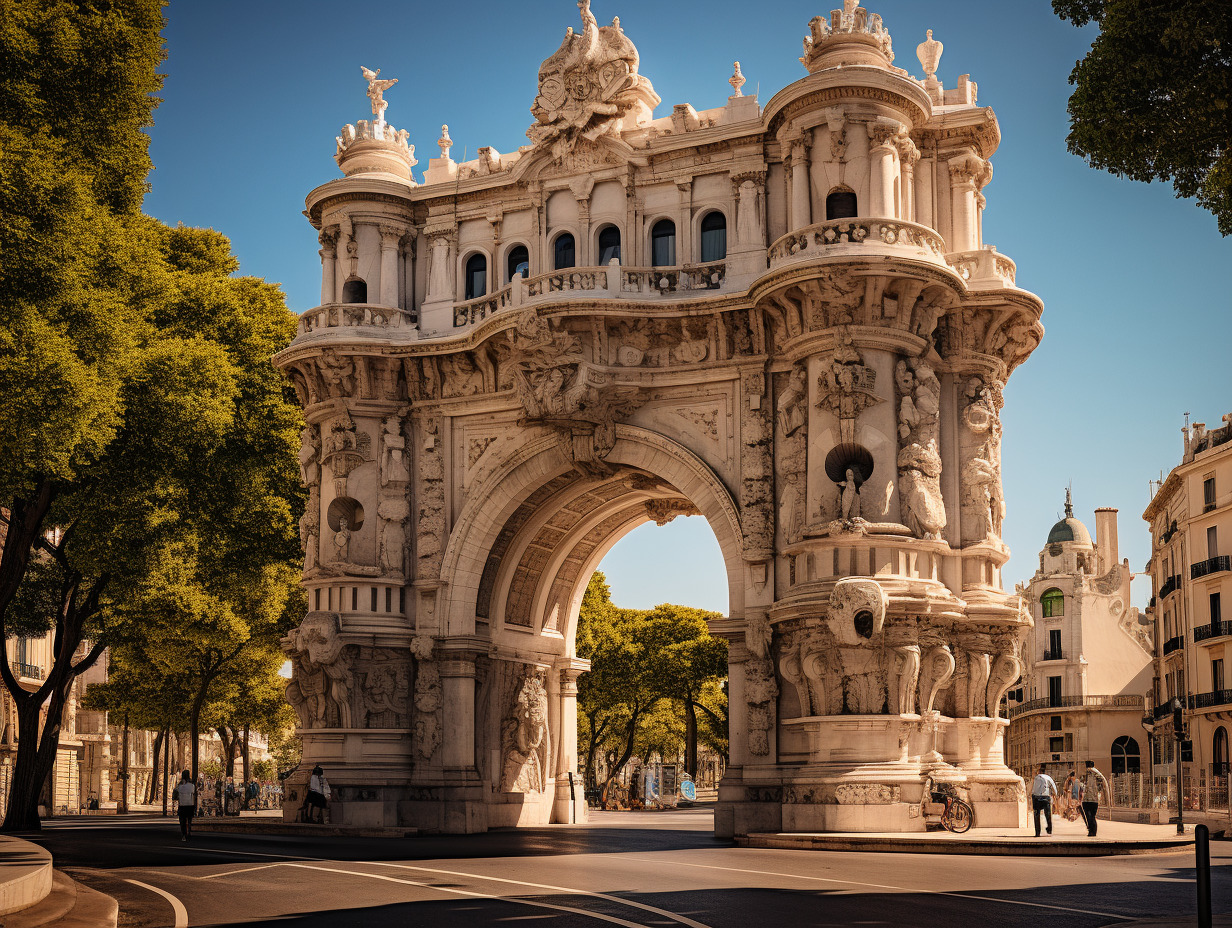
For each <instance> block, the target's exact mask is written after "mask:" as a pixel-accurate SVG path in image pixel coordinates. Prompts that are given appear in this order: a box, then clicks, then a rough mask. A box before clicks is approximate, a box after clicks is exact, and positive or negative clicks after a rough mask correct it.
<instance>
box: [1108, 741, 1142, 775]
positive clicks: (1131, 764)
mask: <svg viewBox="0 0 1232 928" xmlns="http://www.w3.org/2000/svg"><path fill="white" fill-rule="evenodd" d="M1112 772H1113V773H1114V774H1117V773H1141V772H1142V756H1141V754H1140V753H1139V750H1138V742H1137V740H1136V739H1134V738H1131V737H1130V736H1129V735H1121V736H1120V737H1119V738H1117V739H1116V740H1115V741H1113V742H1112Z"/></svg>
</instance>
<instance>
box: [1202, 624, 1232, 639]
mask: <svg viewBox="0 0 1232 928" xmlns="http://www.w3.org/2000/svg"><path fill="white" fill-rule="evenodd" d="M1224 635H1232V622H1229V621H1227V620H1224V621H1222V622H1212V623H1211V624H1210V625H1199V626H1198V627H1197V628H1195V629H1194V641H1206V640H1208V639H1210V638H1222V637H1223V636H1224Z"/></svg>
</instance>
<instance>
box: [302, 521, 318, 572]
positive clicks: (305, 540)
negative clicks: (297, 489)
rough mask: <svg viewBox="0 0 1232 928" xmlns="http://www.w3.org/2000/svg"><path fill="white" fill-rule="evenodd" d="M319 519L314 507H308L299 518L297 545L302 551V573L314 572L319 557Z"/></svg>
mask: <svg viewBox="0 0 1232 928" xmlns="http://www.w3.org/2000/svg"><path fill="white" fill-rule="evenodd" d="M320 533H321V518H320V516H319V515H318V514H317V512H316V507H314V506H312V505H309V506H308V507H306V508H305V509H304V514H303V515H302V516H300V517H299V543H300V545H302V546H303V549H304V573H308V571H310V570H315V569H316V566H317V558H318V557H319V556H320V546H321V545H320Z"/></svg>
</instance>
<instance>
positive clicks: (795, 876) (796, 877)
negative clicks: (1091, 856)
mask: <svg viewBox="0 0 1232 928" xmlns="http://www.w3.org/2000/svg"><path fill="white" fill-rule="evenodd" d="M623 859H624V860H637V861H641V862H643V863H656V861H652V860H648V859H647V858H645V857H624V858H623ZM672 865H673V866H679V867H697V868H699V869H702V870H728V871H731V872H732V873H752V874H757V875H759V876H781V877H785V878H786V879H790V880H810V881H812V882H814V883H839V884H843V885H846V886H865V887H868V888H870V889H892V890H894V891H896V892H902V893H922V894H924V895H928V896H955V897H957V898H959V899H977V900H979V901H981V902H1002V903H1004V904H1005V905H1021V906H1027V907H1028V908H1032V909H1053V910H1056V911H1058V912H1077V913H1078V914H1080V915H1098V916H1101V917H1103V918H1119V919H1121V920H1122V921H1133V920H1134V919H1135V918H1137V917H1138V916H1134V915H1117V914H1116V913H1115V912H1095V911H1092V910H1091V909H1075V908H1071V907H1069V906H1064V905H1046V904H1044V903H1042V902H1023V901H1021V900H1018V899H999V898H997V897H996V896H978V895H976V894H974V893H956V892H947V891H945V890H939V889H914V888H910V887H907V886H889V885H886V884H884V883H861V882H860V881H859V880H831V879H826V878H825V877H821V876H805V875H803V874H800V873H779V872H776V871H774V870H745V869H743V868H740V867H719V866H715V865H714V864H690V863H685V862H684V861H680V860H673V861H672Z"/></svg>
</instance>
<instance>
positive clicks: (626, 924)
mask: <svg viewBox="0 0 1232 928" xmlns="http://www.w3.org/2000/svg"><path fill="white" fill-rule="evenodd" d="M347 863H361V864H362V863H365V861H347ZM286 866H288V867H299V868H301V869H304V870H320V871H323V872H325V873H340V874H344V875H346V876H362V877H367V878H368V879H370V880H384V881H385V882H388V883H402V884H404V885H406V886H418V887H420V888H421V889H428V890H432V891H434V892H438V893H451V894H453V895H455V896H467V897H469V898H471V899H491V900H493V901H494V902H512V903H514V904H515V905H526V906H530V907H532V908H536V909H553V910H554V911H557V912H569V913H571V914H573V915H581V916H583V917H584V918H594V919H598V920H599V921H602V922H611V923H612V924H613V925H621V926H623V928H646V926H645V925H643V924H641V923H640V922H630V921H626V920H625V919H623V918H617V917H616V916H614V915H604V914H603V913H602V912H588V911H587V910H586V909H578V908H574V907H573V906H568V905H555V904H553V903H551V902H532V901H531V900H529V899H519V898H517V897H516V896H494V895H492V894H491V893H473V892H470V891H469V890H465V889H450V888H446V887H444V886H433V885H432V884H431V883H421V882H419V881H417V880H402V879H398V878H397V877H393V876H385V875H384V874H381V873H363V872H360V871H356V870H341V869H338V868H335V867H317V866H313V865H312V864H293V863H288V864H287V865H286ZM177 928H178V926H177Z"/></svg>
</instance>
